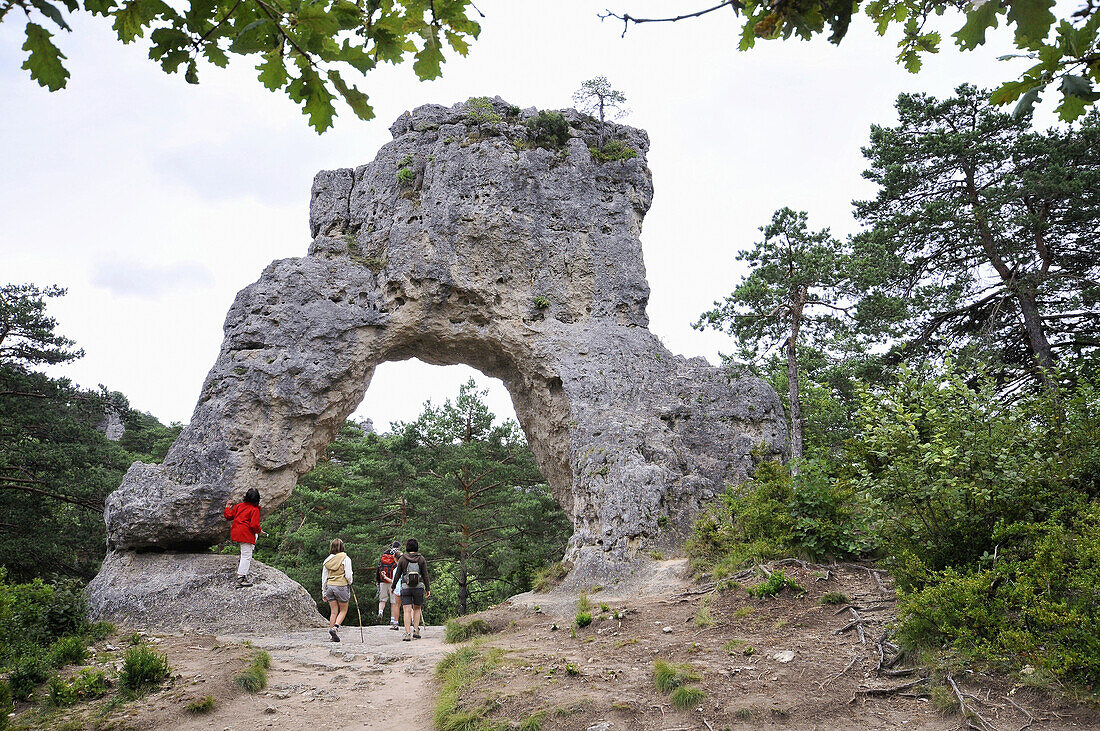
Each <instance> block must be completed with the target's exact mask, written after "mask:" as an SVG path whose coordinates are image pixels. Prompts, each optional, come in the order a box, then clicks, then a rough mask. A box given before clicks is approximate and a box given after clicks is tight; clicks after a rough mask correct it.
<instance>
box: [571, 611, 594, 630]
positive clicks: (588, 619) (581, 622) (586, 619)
mask: <svg viewBox="0 0 1100 731" xmlns="http://www.w3.org/2000/svg"><path fill="white" fill-rule="evenodd" d="M573 621H574V623H575V624H576V625H577V626H578V627H587V626H588V625H590V624H592V615H591V614H589V613H588V612H577V616H576V617H574V618H573Z"/></svg>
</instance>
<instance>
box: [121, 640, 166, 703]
mask: <svg viewBox="0 0 1100 731" xmlns="http://www.w3.org/2000/svg"><path fill="white" fill-rule="evenodd" d="M171 673H172V668H171V667H169V666H168V656H167V655H158V654H157V653H155V652H153V651H152V650H150V649H149V648H148V647H146V646H144V645H141V646H139V647H131V648H130V649H129V650H127V651H126V659H125V660H124V661H123V663H122V674H121V675H120V676H119V683H121V685H122V687H123V688H125V689H126V690H129V691H131V692H134V693H138V692H141V691H144V690H148V689H150V688H155V687H156V686H158V685H160V684H161V683H163V682H164V681H165V680H167V679H168V676H169V675H170V674H171Z"/></svg>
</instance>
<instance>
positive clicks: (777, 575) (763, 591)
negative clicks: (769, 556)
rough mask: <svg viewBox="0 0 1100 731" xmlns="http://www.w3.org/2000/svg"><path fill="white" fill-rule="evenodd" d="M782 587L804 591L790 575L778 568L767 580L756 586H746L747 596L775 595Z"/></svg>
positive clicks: (761, 597) (760, 597)
mask: <svg viewBox="0 0 1100 731" xmlns="http://www.w3.org/2000/svg"><path fill="white" fill-rule="evenodd" d="M784 589H790V590H791V591H796V592H799V593H801V592H804V591H805V589H803V588H802V586H801V584H799V583H798V582H796V581H795V580H794V579H792V578H791V577H789V576H787V573H786V572H785V571H783V569H780V570H779V571H775V572H773V573H772V575H771V576H769V577H768V578H767V580H765V581H762V582H760V583H759V584H757V585H756V586H750V587H749V588H748V592H749V596H754V597H757V598H758V599H763V598H765V597H769V596H775V595H777V594H778V593H779V592H781V591H783V590H784Z"/></svg>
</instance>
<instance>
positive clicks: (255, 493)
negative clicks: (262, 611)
mask: <svg viewBox="0 0 1100 731" xmlns="http://www.w3.org/2000/svg"><path fill="white" fill-rule="evenodd" d="M225 519H226V520H232V521H233V524H232V525H231V526H230V527H229V540H231V541H234V542H236V543H237V545H239V546H240V547H241V560H240V561H239V562H238V563H237V586H252V582H251V581H249V580H248V570H249V569H250V568H252V551H253V550H255V548H256V539H257V538H258V537H259V535H260V534H261V533H263V531H262V530H261V529H260V491H259V490H257V489H256V488H254V487H250V488H248V491H247V492H246V493H245V494H244V502H243V503H237V504H236V505H233V501H232V500H230V501H229V502H227V503H226V504H225Z"/></svg>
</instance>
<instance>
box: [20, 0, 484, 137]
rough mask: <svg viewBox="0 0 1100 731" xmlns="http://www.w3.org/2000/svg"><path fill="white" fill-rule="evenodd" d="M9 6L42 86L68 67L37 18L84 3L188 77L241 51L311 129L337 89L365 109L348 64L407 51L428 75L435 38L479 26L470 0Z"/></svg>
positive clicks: (123, 36) (444, 40)
mask: <svg viewBox="0 0 1100 731" xmlns="http://www.w3.org/2000/svg"><path fill="white" fill-rule="evenodd" d="M15 9H18V10H20V11H22V14H23V15H24V16H25V17H27V18H28V22H27V26H26V43H25V44H24V45H23V50H24V51H27V53H28V56H27V60H26V62H25V63H24V64H23V68H24V69H26V70H27V71H29V72H30V75H31V78H33V79H34V80H35V81H37V82H38V83H39V84H40V85H42V86H44V87H46V88H47V89H49V90H50V91H57V90H58V89H61V88H63V87H65V85H66V84H67V83H68V79H69V71H68V69H67V68H65V65H64V63H63V62H64V60H65V55H64V54H63V53H62V52H61V49H59V48H58V47H57V46H56V45H55V44H54V42H53V40H52V38H53V33H51V32H50V31H49V30H47V29H46V28H45V27H44V25H50V26H53V27H54V28H55V29H60V30H63V31H71V30H72V28H71V27H70V25H69V22H68V19H69V17H71V16H72V15H74V14H78V13H87V14H90V15H93V16H101V17H104V18H107V19H109V20H110V21H111V24H112V28H113V29H114V31H115V33H116V34H117V35H118V39H119V40H120V41H122V42H123V43H132V42H133V41H135V40H137V39H138V38H144V37H145V35H146V33H148V36H149V40H150V41H151V42H152V45H151V47H150V49H149V58H150V59H151V60H153V61H155V62H157V63H159V64H160V66H161V68H163V69H164V71H165V72H167V73H176V72H178V71H179V70H180V69H181V68H182V69H184V78H185V79H186V80H187V82H188V83H190V84H197V83H198V80H199V63H200V61H204V60H205V61H207V62H209V63H212V64H214V65H215V66H218V67H221V68H224V67H225V66H228V65H229V60H230V58H231V57H233V56H244V57H248V58H250V59H251V60H252V61H253V62H255V63H256V64H257V65H256V71H257V72H258V78H259V81H260V83H262V84H263V85H264V86H265V87H267V88H268V89H270V90H271V91H279V90H283V91H284V92H285V93H286V94H287V96H289V97H290V98H291V100H293V101H294V102H296V103H298V104H300V105H301V106H302V111H303V113H304V114H306V115H307V116H308V117H309V123H310V124H311V125H313V127H314V128H316V130H317V131H318V132H323V131H324V130H326V129H328V128H329V127H330V126H331V125H332V118H333V116H334V114H335V108H334V105H333V101H334V100H335V98H336V96H337V95H339V96H340V97H341V98H342V99H343V100H344V102H345V103H346V104H347V105H348V106H349V107H350V108H351V110H352V111H353V112H354V113H355V115H356V116H357V117H359V118H360V119H371V118H372V117H373V116H374V111H373V110H372V109H371V106H370V104H369V103H368V100H367V94H366V93H364V92H362V91H360V90H359V89H358V88H357V87H356V86H355V85H354V84H352V83H349V81H348V80H347V79H346V78H345V75H346V74H348V73H349V72H356V73H358V74H366V73H367V72H368V71H370V70H371V69H373V68H374V67H375V66H377V65H378V64H380V63H392V64H398V63H402V62H403V61H405V60H406V59H408V58H409V57H412V59H413V72H414V73H415V74H416V75H417V77H418V78H420V79H422V80H427V79H434V78H436V77H438V76H439V75H440V73H441V68H440V67H441V65H442V64H443V62H444V56H443V49H444V45H447V46H450V47H451V49H452V50H454V51H455V52H457V53H459V54H461V55H465V54H466V51H467V48H468V43H469V41H470V40H471V39H473V38H477V36H478V34H479V33H480V32H481V28H480V26H479V25H478V24H477V23H476V22H475V21H474V20H473V19H472V16H471V12H476V8H474V5H473V3H472V2H470V0H360V1H359V2H351V0H307V1H305V2H303V1H302V0H192V1H191V2H186V3H182V4H177V5H175V6H173V5H170V4H168V3H165V2H164V1H163V0H0V22H2V21H3V20H4V19H6V18H7V16H8V13H9V12H11V11H12V10H15Z"/></svg>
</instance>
